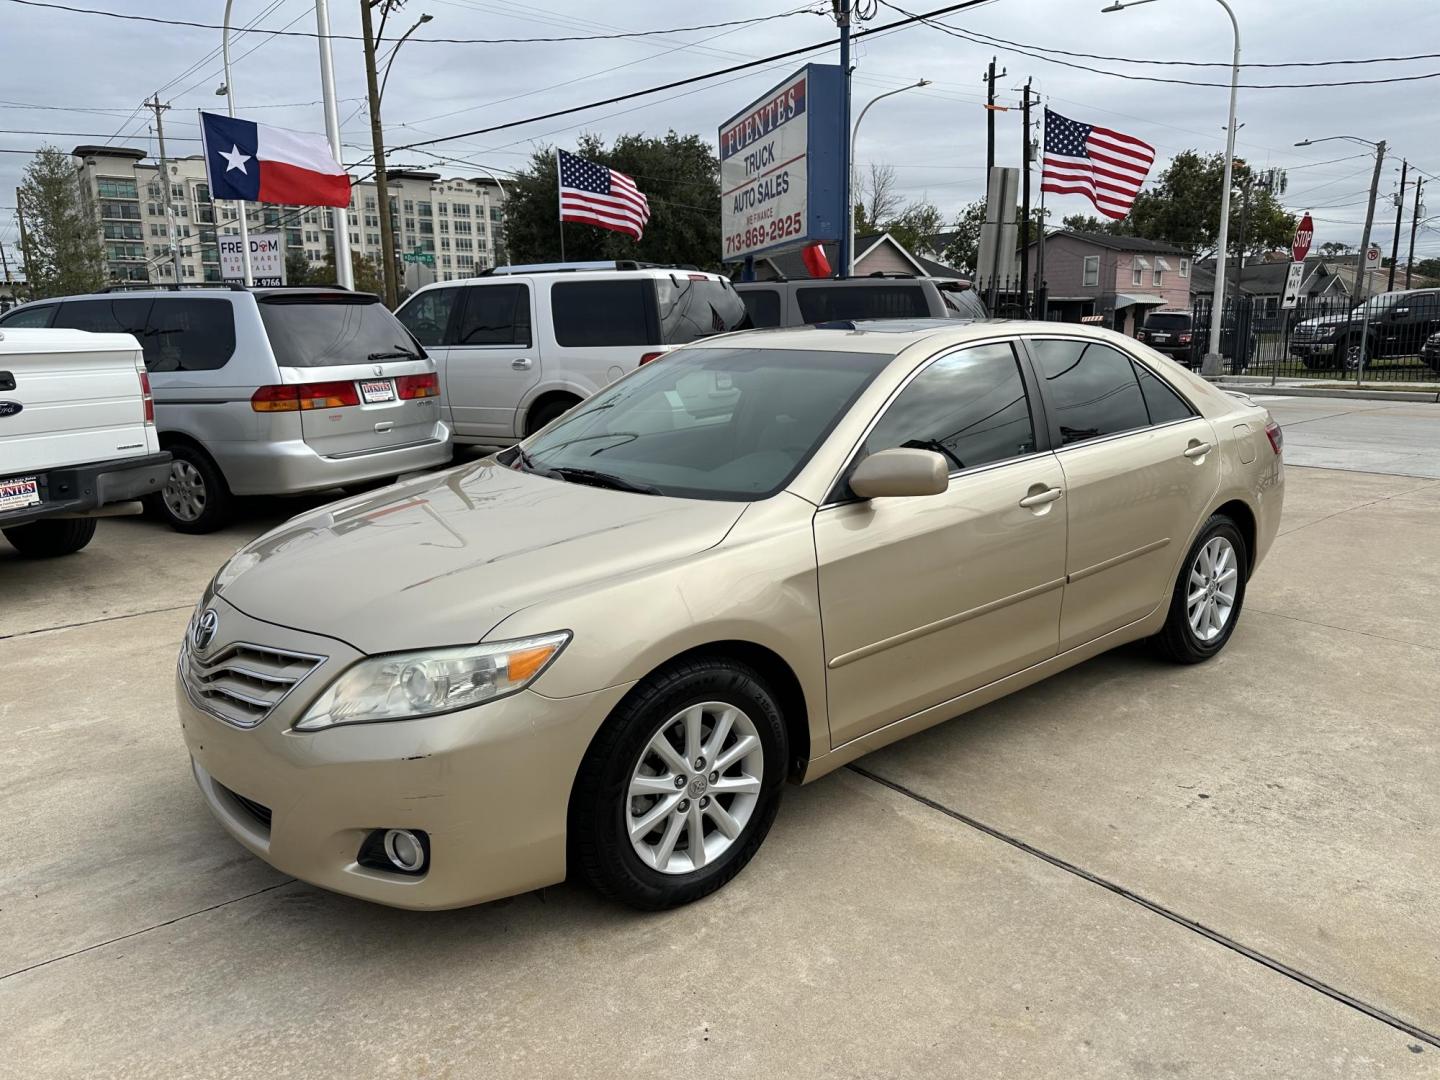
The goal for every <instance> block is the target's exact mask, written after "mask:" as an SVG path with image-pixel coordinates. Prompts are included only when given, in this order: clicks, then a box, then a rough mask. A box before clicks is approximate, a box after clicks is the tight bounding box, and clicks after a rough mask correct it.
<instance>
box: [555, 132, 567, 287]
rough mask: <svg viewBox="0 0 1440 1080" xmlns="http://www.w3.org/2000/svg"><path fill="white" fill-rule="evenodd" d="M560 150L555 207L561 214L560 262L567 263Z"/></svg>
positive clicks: (556, 175) (556, 165)
mask: <svg viewBox="0 0 1440 1080" xmlns="http://www.w3.org/2000/svg"><path fill="white" fill-rule="evenodd" d="M560 187H561V185H560V148H559V147H558V146H557V147H556V148H555V206H556V209H557V210H559V212H560V261H561V262H564V261H565V196H564V195H563V194H561V191H560Z"/></svg>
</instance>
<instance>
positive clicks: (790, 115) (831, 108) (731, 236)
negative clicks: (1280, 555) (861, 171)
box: [719, 64, 846, 262]
mask: <svg viewBox="0 0 1440 1080" xmlns="http://www.w3.org/2000/svg"><path fill="white" fill-rule="evenodd" d="M842 93H843V80H842V78H841V72H840V69H839V68H838V67H836V66H834V65H831V64H807V65H805V67H803V68H801V69H800V70H799V71H798V72H796V73H795V74H794V75H791V76H790V77H789V78H788V79H786V80H785V81H784V82H782V83H780V84H779V85H778V86H776V87H775V88H774V89H773V90H771V91H770V92H769V93H768V94H766V95H765V96H764V97H762V98H759V99H758V100H756V101H752V102H751V103H750V104H749V105H747V106H746V107H745V108H744V109H742V110H741V111H740V112H738V113H736V114H735V115H734V116H732V117H731V118H730V119H728V120H726V121H725V123H723V124H722V125H720V136H719V140H720V235H721V253H720V254H721V258H722V259H723V260H724V261H725V262H742V261H745V260H746V259H747V258H751V257H754V256H757V255H773V254H778V253H779V252H782V251H794V250H799V249H800V248H804V247H807V246H808V245H810V244H814V243H817V242H824V241H827V240H836V241H838V240H840V239H841V238H842V237H843V236H844V235H845V225H846V218H845V213H846V207H845V194H844V187H845V185H844V183H843V180H844V177H843V175H842V170H843V166H842V164H841V157H842V148H843V147H844V145H845V140H846V133H845V132H842V131H841V129H840V123H839V119H838V117H839V115H840V98H841V94H842Z"/></svg>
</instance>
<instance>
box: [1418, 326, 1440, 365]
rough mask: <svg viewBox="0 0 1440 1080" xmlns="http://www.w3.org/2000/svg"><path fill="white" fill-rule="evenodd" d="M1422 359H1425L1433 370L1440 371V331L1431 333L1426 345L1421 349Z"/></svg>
mask: <svg viewBox="0 0 1440 1080" xmlns="http://www.w3.org/2000/svg"><path fill="white" fill-rule="evenodd" d="M1420 359H1421V360H1424V361H1425V364H1426V366H1427V367H1428V368H1429V369H1430V370H1431V371H1434V372H1436V373H1440V333H1437V334H1431V335H1430V337H1429V338H1427V339H1426V341H1425V345H1424V347H1423V348H1422V349H1421V350H1420Z"/></svg>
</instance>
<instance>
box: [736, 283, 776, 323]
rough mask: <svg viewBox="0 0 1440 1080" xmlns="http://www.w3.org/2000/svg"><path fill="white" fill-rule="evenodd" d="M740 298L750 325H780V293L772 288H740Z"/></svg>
mask: <svg viewBox="0 0 1440 1080" xmlns="http://www.w3.org/2000/svg"><path fill="white" fill-rule="evenodd" d="M739 292H740V299H741V301H742V302H743V303H744V304H745V311H746V313H747V314H748V315H749V316H750V325H751V326H779V325H780V294H779V293H778V292H776V291H775V290H774V289H742V290H739Z"/></svg>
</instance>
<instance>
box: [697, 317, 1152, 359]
mask: <svg viewBox="0 0 1440 1080" xmlns="http://www.w3.org/2000/svg"><path fill="white" fill-rule="evenodd" d="M997 334H1003V335H1006V336H1010V335H1020V334H1031V335H1045V336H1047V337H1054V336H1057V335H1058V336H1062V337H1086V338H1091V339H1094V340H1096V341H1107V342H1108V341H1121V342H1127V343H1129V344H1130V345H1132V346H1133V345H1134V344H1135V340H1134V339H1133V338H1129V337H1126V336H1125V335H1123V334H1117V333H1116V332H1115V331H1113V330H1105V329H1103V328H1101V327H1097V326H1087V325H1084V324H1082V323H1059V322H1040V321H1029V320H1018V319H976V320H974V321H967V320H964V319H857V320H853V321H852V320H844V321H839V322H829V323H818V324H816V325H814V326H799V327H793V328H772V329H763V330H738V331H736V332H735V333H732V334H724V335H721V336H716V337H707V338H701V339H700V340H699V341H697V342H695V343H694V344H693V345H691V346H688V347H689V348H713V347H718V346H720V345H722V344H723V345H725V346H735V345H740V344H742V343H743V344H744V345H747V346H753V347H758V348H762V349H806V350H811V351H820V352H871V353H882V354H883V353H890V354H892V355H896V356H898V355H899V354H900V353H902V352H904V351H905V350H906V349H908V348H910V347H911V346H912V345H919V344H922V343H923V344H925V345H929V346H932V347H934V348H937V349H941V348H949V347H951V346H954V345H963V344H965V343H966V342H970V341H980V340H984V339H986V338H993V337H995V336H996V335H997Z"/></svg>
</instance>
